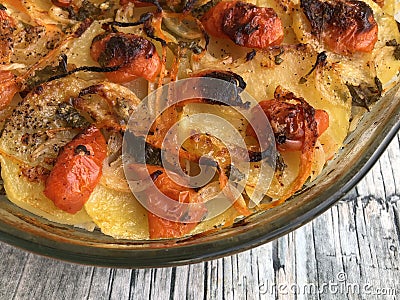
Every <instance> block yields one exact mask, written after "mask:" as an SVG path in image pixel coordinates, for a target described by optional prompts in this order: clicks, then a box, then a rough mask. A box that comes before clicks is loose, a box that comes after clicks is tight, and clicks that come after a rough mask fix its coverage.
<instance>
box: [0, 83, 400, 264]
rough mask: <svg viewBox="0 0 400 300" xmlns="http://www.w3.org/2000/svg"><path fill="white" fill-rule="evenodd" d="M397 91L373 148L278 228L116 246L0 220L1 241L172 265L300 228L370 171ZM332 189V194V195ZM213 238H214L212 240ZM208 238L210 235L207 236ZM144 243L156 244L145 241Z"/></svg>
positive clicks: (392, 130) (388, 132)
mask: <svg viewBox="0 0 400 300" xmlns="http://www.w3.org/2000/svg"><path fill="white" fill-rule="evenodd" d="M393 97H396V98H397V101H394V102H395V104H393V107H392V106H390V107H392V112H394V114H393V115H391V116H386V117H385V122H383V123H382V124H377V125H376V126H377V127H376V132H377V137H376V138H375V139H374V140H372V141H371V145H370V146H369V147H368V149H366V150H364V151H363V152H362V155H361V156H360V157H359V158H358V159H357V160H356V163H355V164H354V165H353V167H352V168H351V172H348V173H345V174H344V175H343V176H342V177H341V178H340V182H339V183H338V184H334V185H332V186H330V187H329V188H328V189H327V190H325V191H324V192H323V193H321V194H320V195H318V197H317V198H319V199H317V200H319V201H317V202H316V203H314V205H312V206H311V209H309V210H306V211H305V209H303V210H299V211H297V214H294V215H293V217H292V218H291V219H290V220H289V222H287V223H286V224H285V225H283V226H282V225H281V226H277V227H276V228H273V225H271V226H272V230H271V228H270V230H269V231H267V230H266V227H262V226H250V227H249V228H248V230H246V226H242V227H240V226H238V227H236V228H238V230H239V232H237V233H235V234H232V232H230V233H229V232H228V234H225V233H224V232H223V231H220V232H219V233H217V234H216V235H210V236H205V237H199V238H198V239H197V240H195V239H192V240H191V239H190V238H189V239H183V240H182V241H179V240H178V241H175V242H173V243H171V242H164V241H161V242H160V241H157V242H146V243H143V242H142V243H141V244H140V243H131V242H125V241H121V243H115V244H116V245H117V247H114V246H112V245H113V243H110V244H109V245H107V244H102V247H97V246H98V245H96V243H94V244H93V243H87V244H85V243H83V242H82V243H78V244H76V243H71V242H69V241H68V239H65V240H57V239H55V238H52V237H51V236H50V234H49V235H47V236H46V233H43V234H42V235H35V234H32V233H29V232H26V231H24V230H22V229H20V228H15V227H13V226H12V225H11V224H9V223H6V222H4V221H3V220H0V241H3V242H6V243H8V244H11V245H13V246H16V247H19V248H22V249H24V250H27V251H30V252H33V253H36V254H40V255H43V256H47V257H52V258H56V259H60V260H63V261H68V262H74V263H79V264H85V265H95V266H103V267H122V268H146V267H148V268H150V267H170V266H178V265H183V264H188V263H198V262H203V261H207V260H211V259H216V258H220V257H223V256H227V255H232V254H235V253H239V252H242V251H245V250H248V249H251V248H254V247H256V246H259V245H262V244H265V243H267V242H270V241H272V240H274V239H276V238H278V237H281V236H283V235H285V234H287V233H289V232H291V231H293V230H295V229H297V228H298V227H300V226H302V225H304V224H306V223H308V222H309V221H311V220H312V219H314V218H315V217H317V216H318V215H320V214H322V213H323V212H325V211H326V210H327V209H329V208H330V207H331V206H332V205H333V204H334V203H336V202H337V201H338V200H340V199H341V198H342V197H343V196H344V195H346V193H348V192H349V191H350V189H351V188H353V187H354V186H355V185H356V184H357V183H358V182H359V181H360V180H361V179H362V178H363V177H364V176H365V174H366V173H367V172H368V171H369V170H370V168H371V167H372V166H373V165H374V164H375V162H376V161H377V160H378V158H379V157H380V155H381V154H382V153H383V151H384V150H385V149H386V147H387V146H388V144H389V143H390V141H391V140H392V139H393V138H394V137H395V136H396V134H397V132H398V131H399V129H400V98H399V97H400V93H399V91H397V88H396V89H395V91H394V92H393ZM393 97H392V98H393ZM386 101H388V100H386ZM379 103H380V102H378V104H379ZM375 108H376V107H374V108H373V110H374V109H375ZM376 109H377V108H376ZM374 124H375V123H374ZM328 194H330V195H329V196H327V195H328ZM325 196H327V197H326V198H325V199H321V198H323V197H325ZM289 201H292V200H289ZM314 202H315V201H314ZM256 225H257V224H256ZM231 231H233V230H231ZM207 238H211V239H210V240H208V241H207ZM204 239H206V241H205V242H204ZM200 240H203V242H201V243H200V244H199V243H197V242H196V241H200ZM115 244H114V245H115ZM144 244H148V246H149V245H150V246H149V247H146V246H143V245H144ZM141 245H142V246H141ZM133 248H134V249H133Z"/></svg>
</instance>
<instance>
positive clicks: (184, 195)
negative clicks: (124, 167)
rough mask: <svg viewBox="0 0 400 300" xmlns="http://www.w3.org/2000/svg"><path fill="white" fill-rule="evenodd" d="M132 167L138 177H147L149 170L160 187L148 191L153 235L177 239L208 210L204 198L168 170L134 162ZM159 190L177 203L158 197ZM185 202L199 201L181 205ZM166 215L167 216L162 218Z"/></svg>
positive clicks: (149, 218)
mask: <svg viewBox="0 0 400 300" xmlns="http://www.w3.org/2000/svg"><path fill="white" fill-rule="evenodd" d="M130 169H131V170H132V171H134V172H135V174H136V175H135V176H138V177H139V178H146V175H147V172H146V173H145V172H144V171H145V169H147V171H148V174H150V177H151V179H152V180H153V182H154V185H155V186H156V188H157V190H156V189H154V188H153V186H150V187H148V188H147V189H146V190H145V194H146V198H147V199H146V201H147V208H148V209H149V211H148V220H149V232H150V238H152V239H159V238H178V237H182V236H184V235H186V234H188V233H189V232H190V231H192V230H193V229H194V228H195V227H196V225H197V224H198V221H199V220H200V219H201V218H202V217H203V216H204V214H205V213H206V212H207V210H206V208H205V206H204V205H203V204H202V203H201V197H199V196H198V194H197V193H196V192H195V191H194V190H193V189H191V188H189V187H186V186H182V185H180V184H178V183H176V182H175V181H174V180H173V179H171V178H170V177H169V175H168V174H167V173H166V171H165V169H164V168H162V167H159V166H153V165H141V164H132V165H130ZM159 192H161V193H162V194H164V195H165V196H167V197H168V198H169V199H171V200H173V202H176V205H175V204H173V203H172V204H171V202H170V201H168V202H166V201H165V199H163V198H162V197H160V196H159ZM182 203H198V205H195V206H182V205H181V204H182ZM161 216H165V218H163V217H161Z"/></svg>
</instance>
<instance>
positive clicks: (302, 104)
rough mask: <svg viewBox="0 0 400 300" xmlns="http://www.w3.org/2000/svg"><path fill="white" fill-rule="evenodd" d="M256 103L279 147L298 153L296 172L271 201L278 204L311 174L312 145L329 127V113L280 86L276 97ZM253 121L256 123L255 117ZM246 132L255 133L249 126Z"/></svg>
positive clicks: (299, 186) (313, 145)
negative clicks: (288, 184)
mask: <svg viewBox="0 0 400 300" xmlns="http://www.w3.org/2000/svg"><path fill="white" fill-rule="evenodd" d="M259 104H260V106H261V108H262V111H263V112H264V113H265V114H266V116H267V117H268V119H269V121H270V123H271V127H272V130H273V132H274V134H275V140H276V144H277V148H278V150H279V151H300V152H301V155H300V165H299V173H298V175H297V177H296V179H295V180H294V182H292V183H291V185H290V187H289V188H288V189H287V191H286V192H285V193H284V194H283V195H282V196H281V198H280V199H278V201H276V202H274V205H277V204H279V203H281V202H283V201H285V200H286V199H287V198H289V197H290V196H292V195H293V193H295V192H296V191H298V190H299V189H301V187H302V186H303V184H304V182H305V181H306V180H307V178H308V177H309V176H310V173H311V168H312V162H313V154H314V149H315V144H316V141H317V139H318V137H319V136H320V135H321V134H322V133H323V132H324V131H325V130H326V129H327V128H328V126H329V115H328V114H327V113H326V112H325V111H324V110H318V109H317V110H315V109H314V108H313V107H312V106H311V105H309V104H308V103H307V102H306V101H305V100H304V99H303V98H297V97H295V96H294V94H293V93H291V92H288V91H284V90H283V89H281V88H280V87H278V88H277V90H276V91H275V99H272V100H266V101H261V102H260V103H259ZM256 117H257V116H255V118H256ZM252 124H253V125H254V124H255V125H257V120H255V121H254V122H252ZM255 129H256V130H262V128H255ZM247 134H248V135H253V136H255V134H254V129H253V128H251V127H248V130H247Z"/></svg>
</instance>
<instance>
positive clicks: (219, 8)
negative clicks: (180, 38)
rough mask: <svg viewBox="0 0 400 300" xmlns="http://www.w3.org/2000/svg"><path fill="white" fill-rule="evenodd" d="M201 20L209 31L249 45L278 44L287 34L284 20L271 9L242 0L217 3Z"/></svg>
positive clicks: (243, 44) (265, 45)
mask: <svg viewBox="0 0 400 300" xmlns="http://www.w3.org/2000/svg"><path fill="white" fill-rule="evenodd" d="M202 23H203V25H204V28H205V29H206V31H207V32H208V33H209V34H211V35H213V36H215V37H219V38H229V39H231V40H232V41H233V42H234V43H235V44H237V45H240V46H244V47H249V48H260V49H262V48H266V47H269V46H275V45H279V44H280V43H281V42H282V40H283V36H284V34H283V27H282V22H281V20H280V18H279V17H278V15H277V14H276V13H275V11H274V10H273V9H272V8H267V7H258V6H255V5H253V4H250V3H245V2H240V1H232V2H220V3H218V4H217V5H216V6H214V7H213V8H211V9H210V10H209V11H208V12H207V13H206V14H205V15H204V16H203V18H202Z"/></svg>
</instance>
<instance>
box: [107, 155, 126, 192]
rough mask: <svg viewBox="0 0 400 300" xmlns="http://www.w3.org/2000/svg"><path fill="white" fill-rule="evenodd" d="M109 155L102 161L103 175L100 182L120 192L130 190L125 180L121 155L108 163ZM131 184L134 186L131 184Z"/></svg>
mask: <svg viewBox="0 0 400 300" xmlns="http://www.w3.org/2000/svg"><path fill="white" fill-rule="evenodd" d="M109 159H110V156H108V157H107V158H106V159H105V160H104V162H103V176H102V177H101V179H100V183H101V184H102V185H103V186H106V187H108V188H110V189H112V190H116V191H120V192H130V191H131V190H130V188H129V185H128V182H127V180H126V179H125V173H124V167H123V164H122V157H121V156H120V157H119V158H118V159H117V160H115V161H113V162H111V163H109ZM131 186H134V184H132V185H131Z"/></svg>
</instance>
